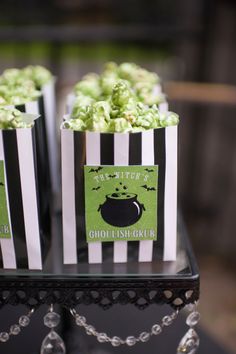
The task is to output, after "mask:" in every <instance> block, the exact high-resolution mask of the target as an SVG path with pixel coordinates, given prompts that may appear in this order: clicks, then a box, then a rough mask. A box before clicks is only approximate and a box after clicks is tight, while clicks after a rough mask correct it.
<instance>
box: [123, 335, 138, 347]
mask: <svg viewBox="0 0 236 354" xmlns="http://www.w3.org/2000/svg"><path fill="white" fill-rule="evenodd" d="M136 342H137V340H136V338H135V337H134V336H129V337H127V338H126V341H125V343H126V344H127V345H128V346H130V347H131V346H132V345H135V344H136Z"/></svg>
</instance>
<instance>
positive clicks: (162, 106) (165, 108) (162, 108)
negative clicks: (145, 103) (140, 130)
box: [158, 101, 168, 113]
mask: <svg viewBox="0 0 236 354" xmlns="http://www.w3.org/2000/svg"><path fill="white" fill-rule="evenodd" d="M158 108H159V111H160V112H161V113H165V112H168V102H166V101H165V102H162V103H160V104H159V106H158Z"/></svg>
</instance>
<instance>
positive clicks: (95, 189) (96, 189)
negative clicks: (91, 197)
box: [92, 186, 101, 191]
mask: <svg viewBox="0 0 236 354" xmlns="http://www.w3.org/2000/svg"><path fill="white" fill-rule="evenodd" d="M100 188H101V186H98V187H94V188H92V191H98V190H99V189H100Z"/></svg>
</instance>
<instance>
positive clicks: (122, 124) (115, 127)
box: [109, 118, 132, 133]
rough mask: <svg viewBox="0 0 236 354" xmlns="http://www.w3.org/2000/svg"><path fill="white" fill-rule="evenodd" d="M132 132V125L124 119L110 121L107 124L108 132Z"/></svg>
mask: <svg viewBox="0 0 236 354" xmlns="http://www.w3.org/2000/svg"><path fill="white" fill-rule="evenodd" d="M131 131H132V125H131V123H129V122H128V121H127V120H126V119H125V118H115V119H111V120H110V122H109V132H111V133H127V132H131Z"/></svg>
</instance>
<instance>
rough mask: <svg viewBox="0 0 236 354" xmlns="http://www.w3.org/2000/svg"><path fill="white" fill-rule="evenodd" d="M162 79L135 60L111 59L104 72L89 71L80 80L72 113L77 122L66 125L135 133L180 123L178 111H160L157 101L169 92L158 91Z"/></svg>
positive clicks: (162, 100) (76, 127)
mask: <svg viewBox="0 0 236 354" xmlns="http://www.w3.org/2000/svg"><path fill="white" fill-rule="evenodd" d="M158 82H159V78H158V76H157V75H156V74H155V73H152V72H149V71H147V70H145V69H143V68H141V67H140V66H138V65H136V64H134V63H123V64H121V65H117V64H116V63H114V62H109V63H107V64H105V66H104V70H103V72H102V74H101V75H100V76H98V75H97V74H93V73H92V74H88V75H86V76H84V77H83V79H82V81H80V82H78V83H77V84H76V86H75V88H74V92H75V94H76V96H77V97H76V100H75V103H74V107H73V112H72V117H71V120H73V121H75V122H73V123H68V124H66V123H65V127H68V128H69V129H73V126H75V129H77V130H78V129H81V130H90V131H100V132H112V133H114V132H133V133H135V132H140V131H144V130H147V129H156V128H162V127H167V126H170V125H176V124H178V122H179V118H178V116H177V115H175V114H174V113H172V112H168V113H162V114H160V112H159V109H158V107H157V105H159V104H160V103H161V102H164V101H165V95H163V94H162V93H157V92H156V85H157V83H158ZM76 120H78V123H76ZM81 122H84V124H82V123H81ZM76 124H77V126H76Z"/></svg>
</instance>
